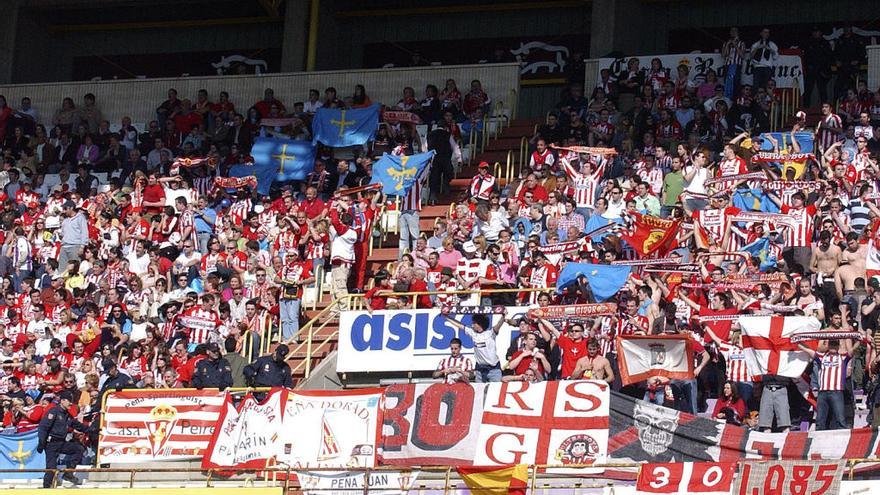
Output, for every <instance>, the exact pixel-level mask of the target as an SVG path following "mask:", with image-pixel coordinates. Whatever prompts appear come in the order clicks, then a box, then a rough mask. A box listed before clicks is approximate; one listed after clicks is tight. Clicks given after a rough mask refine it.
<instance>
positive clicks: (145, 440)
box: [98, 389, 226, 463]
mask: <svg viewBox="0 0 880 495" xmlns="http://www.w3.org/2000/svg"><path fill="white" fill-rule="evenodd" d="M225 400H226V393H225V392H220V391H219V390H216V389H211V390H192V389H187V390H175V389H162V390H122V391H118V392H111V393H110V394H108V395H107V398H106V400H105V401H104V408H103V414H102V416H103V424H102V428H101V434H100V436H99V438H98V458H99V462H100V463H142V462H151V461H172V460H187V459H201V458H202V456H204V455H205V452H206V450H207V448H208V444H209V443H210V441H211V437H212V436H213V434H214V427H215V425H216V424H217V419H218V418H219V417H220V411H221V410H222V408H223V404H224V402H225Z"/></svg>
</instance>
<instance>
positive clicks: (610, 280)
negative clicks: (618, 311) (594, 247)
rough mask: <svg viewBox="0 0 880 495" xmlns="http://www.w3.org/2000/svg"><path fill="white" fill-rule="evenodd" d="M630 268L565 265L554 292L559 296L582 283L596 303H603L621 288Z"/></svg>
mask: <svg viewBox="0 0 880 495" xmlns="http://www.w3.org/2000/svg"><path fill="white" fill-rule="evenodd" d="M630 268H631V267H630V266H627V265H594V264H592V263H566V264H565V267H564V268H563V269H562V273H560V274H559V277H558V278H557V279H556V291H557V292H558V293H560V294H561V293H562V290H563V289H565V288H566V287H568V286H571V285H575V284H578V283H579V282H583V283H586V284H588V285H589V286H590V289H591V290H592V292H593V296H594V297H595V298H596V302H603V301H605V300H606V299H608V298H610V297H612V296H614V294H616V293H617V291H619V290H620V288H621V287H623V284H625V283H626V279H627V278H629V272H630Z"/></svg>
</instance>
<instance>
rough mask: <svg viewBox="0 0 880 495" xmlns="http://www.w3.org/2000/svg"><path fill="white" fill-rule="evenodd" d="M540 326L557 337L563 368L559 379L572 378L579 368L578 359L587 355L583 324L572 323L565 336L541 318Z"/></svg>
mask: <svg viewBox="0 0 880 495" xmlns="http://www.w3.org/2000/svg"><path fill="white" fill-rule="evenodd" d="M538 324H539V325H541V326H542V327H544V329H545V330H547V331H548V332H550V334H551V335H553V336H554V337H556V343H555V345H556V346H558V347H559V349H560V350H561V351H562V367H561V369H560V372H559V377H560V378H562V379H566V378H568V377H570V376H571V375H572V374H573V373H574V370H575V368H576V367H577V362H578V359H580V358H582V357H583V356H586V355H587V339H585V338H584V326H583V325H582V324H581V323H572V324H571V325H569V327H568V331H567V332H566V334H565V335H563V334H562V333H561V332H560V331H559V329H557V328H556V326H555V325H553V324H552V323H550V322H549V321H547V320H545V319H543V318H541V319H539V320H538Z"/></svg>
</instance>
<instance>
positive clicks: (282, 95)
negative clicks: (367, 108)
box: [0, 63, 520, 127]
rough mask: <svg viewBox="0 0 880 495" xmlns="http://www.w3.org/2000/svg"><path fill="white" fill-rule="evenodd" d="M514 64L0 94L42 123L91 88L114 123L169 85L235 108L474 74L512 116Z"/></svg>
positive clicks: (34, 88)
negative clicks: (270, 95)
mask: <svg viewBox="0 0 880 495" xmlns="http://www.w3.org/2000/svg"><path fill="white" fill-rule="evenodd" d="M519 69H520V67H519V64H516V63H507V64H473V65H449V66H431V67H408V68H394V69H370V70H346V71H326V72H291V73H278V74H261V75H242V76H207V77H179V78H157V79H125V80H109V81H79V82H61V83H39V84H15V85H0V94H2V95H4V96H6V99H7V101H8V102H9V105H10V106H11V107H13V108H15V107H17V106H18V103H19V102H20V101H21V98H22V97H25V96H28V97H30V98H31V100H32V101H33V106H34V108H36V109H37V110H38V111H39V113H40V118H41V121H42V122H43V123H46V124H47V127H48V124H49V123H50V122H51V119H52V116H53V115H54V112H55V111H56V110H57V109H58V108H60V107H61V101H62V100H63V99H64V98H65V97H71V98H73V99H74V102H75V103H76V104H77V106H79V105H81V103H82V97H83V95H85V94H86V93H93V94H94V95H95V96H96V98H97V105H98V107H99V108H100V109H101V112H102V114H103V116H104V118H105V119H107V120H109V121H110V123H111V124H114V125H115V124H118V123H119V122H120V121H121V119H122V117H123V116H129V117H131V119H132V121H133V122H135V123H140V124H143V123H146V122H149V121H150V120H153V119H155V118H156V114H155V110H156V107H158V106H159V105H160V104H161V103H162V102H163V101H165V99H166V98H167V91H168V88H175V89H177V91H178V94H179V97H180V98H181V99H182V98H189V99H191V100H193V101H194V100H195V97H196V93H197V91H198V90H199V89H206V90H208V93H209V94H210V95H211V97H212V98H213V99H215V100H216V98H217V95H218V94H219V93H220V91H226V92H228V93H229V97H230V101H232V103H233V104H235V106H236V109H237V111H239V112H240V113H242V114H244V113H245V112H246V111H247V109H248V108H249V107H250V106H251V105H253V104H254V103H256V102H257V101H259V100H261V99H262V98H263V91H264V90H265V89H266V88H272V89H274V91H275V96H276V98H278V99H279V100H281V102H282V103H284V105H285V106H286V107H287V109H288V111H291V110H293V103H294V102H296V101H305V100H306V98H307V97H308V94H309V89H317V90H318V91H320V92H321V94H322V95H323V92H324V88H327V87H330V86H333V87H335V88H336V90H337V91H338V95H339V97H340V98H343V97H346V96H349V95H351V94H352V93H353V92H354V87H355V85H357V84H363V85H364V86H365V87H366V90H367V94H368V95H369V96H370V98H371V99H372V100H373V101H374V102H380V103H384V104H386V105H395V104H396V103H397V102H398V101H399V100H400V99H401V97H402V96H403V88H404V87H407V86H410V87H412V88H414V89H415V93H416V98H421V97H423V95H424V90H425V86H426V85H428V84H434V85H435V86H437V87H438V88H443V87H444V85H445V83H446V80H447V79H455V81H456V83H457V84H458V87H459V88H460V89H461V90H462V92H467V90H468V88H469V87H470V82H471V80H473V79H479V80H480V82H481V83H482V85H483V89H484V90H485V91H486V92H487V93H488V94H489V97H490V98H492V100H493V101H495V102H499V101H501V102H503V106H504V108H505V113H506V114H508V115H509V116H510V117H511V118H513V117H514V116H515V110H516V98H517V96H518V94H519Z"/></svg>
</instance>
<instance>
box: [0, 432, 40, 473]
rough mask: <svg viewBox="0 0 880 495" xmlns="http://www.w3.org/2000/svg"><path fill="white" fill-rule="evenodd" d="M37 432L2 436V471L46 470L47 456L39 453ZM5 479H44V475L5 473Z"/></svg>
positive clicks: (0, 453)
mask: <svg viewBox="0 0 880 495" xmlns="http://www.w3.org/2000/svg"><path fill="white" fill-rule="evenodd" d="M37 443H38V439H37V430H33V431H29V432H27V433H16V434H13V435H0V469H3V470H5V469H10V470H17V471H24V470H26V469H45V468H46V456H45V455H44V454H38V453H37ZM3 477H4V478H18V479H20V478H34V479H37V478H42V477H43V473H39V472H38V473H14V472H8V473H3Z"/></svg>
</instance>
